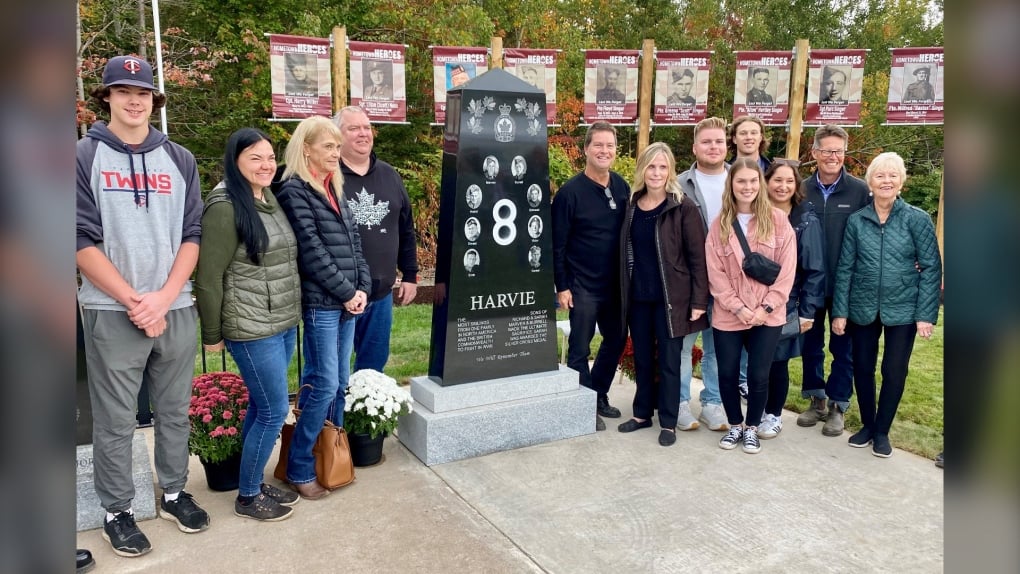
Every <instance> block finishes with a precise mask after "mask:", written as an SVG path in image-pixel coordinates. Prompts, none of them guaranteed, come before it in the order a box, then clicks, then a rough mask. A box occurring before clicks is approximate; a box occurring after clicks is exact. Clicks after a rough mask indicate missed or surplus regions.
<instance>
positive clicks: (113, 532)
mask: <svg viewBox="0 0 1020 574" xmlns="http://www.w3.org/2000/svg"><path fill="white" fill-rule="evenodd" d="M103 539H105V540H106V541H107V542H109V543H110V546H113V552H114V553H115V554H117V555H118V556H126V557H128V558H134V557H135V556H141V555H142V554H146V553H148V552H149V550H152V544H149V539H148V538H146V537H145V535H144V534H142V531H141V530H139V529H138V526H137V525H136V524H135V515H134V514H131V513H130V512H127V511H125V512H118V513H117V514H114V515H113V520H107V521H106V522H104V523H103Z"/></svg>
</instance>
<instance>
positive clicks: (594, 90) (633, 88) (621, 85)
mask: <svg viewBox="0 0 1020 574" xmlns="http://www.w3.org/2000/svg"><path fill="white" fill-rule="evenodd" d="M637 94H638V51H637V50H585V52H584V122H585V123H587V124H590V123H593V122H596V121H600V120H601V121H606V122H609V123H611V124H633V123H634V122H635V121H636V120H637Z"/></svg>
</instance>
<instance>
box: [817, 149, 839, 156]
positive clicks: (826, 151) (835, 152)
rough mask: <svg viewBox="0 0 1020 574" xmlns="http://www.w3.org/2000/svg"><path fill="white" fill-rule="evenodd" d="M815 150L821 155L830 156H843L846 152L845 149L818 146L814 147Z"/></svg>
mask: <svg viewBox="0 0 1020 574" xmlns="http://www.w3.org/2000/svg"><path fill="white" fill-rule="evenodd" d="M815 151H816V152H818V153H819V154H820V155H821V156H822V157H832V156H836V157H843V154H845V153H846V150H845V149H819V148H815Z"/></svg>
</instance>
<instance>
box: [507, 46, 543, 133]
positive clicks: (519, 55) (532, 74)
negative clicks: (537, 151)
mask: <svg viewBox="0 0 1020 574" xmlns="http://www.w3.org/2000/svg"><path fill="white" fill-rule="evenodd" d="M503 61H504V69H505V70H506V71H507V72H510V73H511V74H513V75H515V76H517V77H518V78H520V79H522V80H524V81H525V82H528V83H529V84H531V85H533V86H535V87H536V88H538V89H540V90H542V91H544V92H545V117H546V120H547V121H546V124H547V125H548V124H555V123H556V50H526V49H523V48H507V49H504V50H503Z"/></svg>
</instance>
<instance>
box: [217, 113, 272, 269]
mask: <svg viewBox="0 0 1020 574" xmlns="http://www.w3.org/2000/svg"><path fill="white" fill-rule="evenodd" d="M262 140H265V141H267V142H269V145H272V144H273V141H272V140H271V139H269V136H268V135H266V134H265V132H263V131H261V130H257V129H255V128H241V129H239V130H237V131H236V132H234V133H232V134H230V138H229V139H228V140H227V151H226V153H225V154H224V155H223V182H224V184H225V185H226V187H227V197H229V198H230V202H231V203H232V204H233V206H234V226H235V227H236V228H237V235H238V236H240V238H241V241H243V242H244V247H245V250H246V251H247V252H248V259H251V261H252V263H254V264H255V265H258V264H259V259H260V256H261V254H262V253H265V251H266V249H267V248H268V247H269V234H268V233H267V232H266V226H265V225H263V223H262V219H261V218H260V217H259V214H258V211H257V210H256V209H255V196H254V194H252V190H251V183H249V182H248V180H247V179H245V177H244V176H243V175H242V174H241V170H240V169H238V168H237V158H238V157H239V156H240V155H241V152H243V151H244V150H246V149H248V148H250V147H251V146H253V145H255V144H257V143H259V142H260V141H262Z"/></svg>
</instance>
